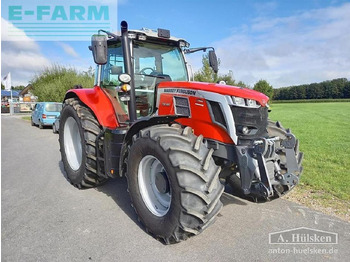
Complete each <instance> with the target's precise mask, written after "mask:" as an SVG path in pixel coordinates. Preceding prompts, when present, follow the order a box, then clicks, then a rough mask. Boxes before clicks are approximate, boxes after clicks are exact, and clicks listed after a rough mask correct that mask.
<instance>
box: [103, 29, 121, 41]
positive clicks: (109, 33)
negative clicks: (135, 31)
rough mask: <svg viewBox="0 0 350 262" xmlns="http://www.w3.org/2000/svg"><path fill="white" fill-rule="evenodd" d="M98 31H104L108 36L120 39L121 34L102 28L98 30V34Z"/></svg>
mask: <svg viewBox="0 0 350 262" xmlns="http://www.w3.org/2000/svg"><path fill="white" fill-rule="evenodd" d="M100 32H103V33H106V34H107V35H108V36H109V37H113V38H115V40H116V41H121V39H122V37H121V36H119V35H116V34H113V33H111V32H109V31H106V30H103V29H100V30H98V33H99V34H100Z"/></svg>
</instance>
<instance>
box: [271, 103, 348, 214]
mask: <svg viewBox="0 0 350 262" xmlns="http://www.w3.org/2000/svg"><path fill="white" fill-rule="evenodd" d="M271 109H272V111H271V112H270V118H271V119H272V120H279V121H280V122H281V123H282V125H283V126H284V127H285V128H288V127H290V128H291V130H292V133H294V134H295V135H296V137H297V138H298V139H299V140H300V150H301V151H302V152H304V154H305V155H304V162H303V166H304V172H303V175H302V178H301V182H300V189H301V190H303V189H308V190H312V191H314V192H315V193H316V194H314V196H313V197H314V198H321V199H323V200H327V199H328V200H330V199H336V200H342V201H345V202H347V203H350V103H349V102H344V103H342V102H338V103H298V104H272V106H271ZM326 202H327V201H326ZM348 208H349V206H348Z"/></svg>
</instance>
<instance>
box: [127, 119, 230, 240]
mask: <svg viewBox="0 0 350 262" xmlns="http://www.w3.org/2000/svg"><path fill="white" fill-rule="evenodd" d="M202 140H203V137H202V136H199V137H196V136H195V135H194V134H193V133H192V129H191V128H190V127H186V128H185V129H182V128H181V127H180V126H178V125H176V126H168V125H157V126H153V127H149V128H146V129H144V130H141V131H140V132H139V134H138V135H135V136H134V138H133V143H132V144H131V147H130V148H129V152H128V153H129V154H128V161H127V179H128V188H129V193H130V197H131V201H132V205H133V207H134V209H135V211H136V213H137V215H138V217H139V220H140V221H141V222H142V223H143V224H144V225H145V227H146V231H147V232H149V233H151V234H152V235H153V236H155V237H157V238H160V239H162V240H163V241H164V242H165V243H166V244H171V243H176V242H180V241H182V240H185V239H187V238H188V237H191V236H193V235H197V234H199V233H200V232H202V231H203V230H204V229H205V228H206V227H208V226H209V225H210V224H211V223H212V222H213V221H214V220H215V218H216V216H217V214H218V213H219V212H220V210H221V208H222V203H221V201H220V196H221V194H222V192H223V190H224V187H223V185H222V184H221V183H220V180H219V173H220V171H221V169H220V167H218V166H216V165H215V163H214V161H213V159H212V153H213V150H212V149H211V150H209V149H208V148H207V147H206V146H205V145H204V143H203V141H202Z"/></svg>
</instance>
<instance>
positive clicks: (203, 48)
mask: <svg viewBox="0 0 350 262" xmlns="http://www.w3.org/2000/svg"><path fill="white" fill-rule="evenodd" d="M207 49H211V50H213V51H215V49H214V47H198V48H189V49H185V50H184V53H185V54H192V53H195V52H198V51H203V52H206V51H207Z"/></svg>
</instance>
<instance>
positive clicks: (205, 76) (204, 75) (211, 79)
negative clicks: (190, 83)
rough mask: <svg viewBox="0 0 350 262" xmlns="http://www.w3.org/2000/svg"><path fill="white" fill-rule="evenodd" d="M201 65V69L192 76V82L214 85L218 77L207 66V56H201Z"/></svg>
mask: <svg viewBox="0 0 350 262" xmlns="http://www.w3.org/2000/svg"><path fill="white" fill-rule="evenodd" d="M202 64H203V66H202V68H201V69H200V70H199V71H198V72H196V73H195V74H194V80H195V81H198V82H206V83H216V82H217V81H218V75H217V73H215V72H214V71H213V69H212V68H211V67H210V65H209V58H208V54H206V55H203V57H202ZM219 65H220V62H219Z"/></svg>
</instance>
